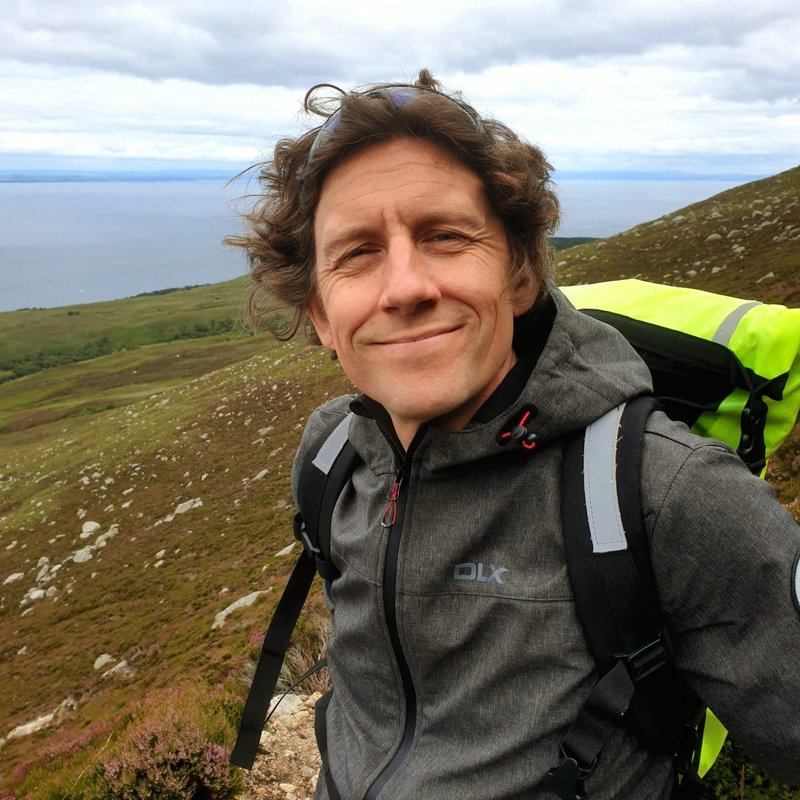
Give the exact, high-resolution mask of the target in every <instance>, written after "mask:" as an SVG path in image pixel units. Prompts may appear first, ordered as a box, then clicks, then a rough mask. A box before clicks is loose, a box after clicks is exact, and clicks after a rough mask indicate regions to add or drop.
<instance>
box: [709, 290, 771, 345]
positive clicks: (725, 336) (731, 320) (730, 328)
mask: <svg viewBox="0 0 800 800" xmlns="http://www.w3.org/2000/svg"><path fill="white" fill-rule="evenodd" d="M760 305H761V303H759V302H758V301H757V300H753V301H752V302H750V303H743V304H742V305H740V306H739V307H738V308H734V309H733V311H731V313H730V314H728V316H727V317H725V319H724V320H722V324H721V325H720V326H719V328H717V332H716V333H715V334H714V338H713V339H712V340H711V341H712V342H716V343H717V344H724V345H727V344H728V342H729V341H730V340H731V336H733V332H734V331H735V330H736V326H737V325H738V324H739V323H740V322H741V321H742V317H743V316H744V315H745V314H746V313H747V312H748V311H749V310H750V309H751V308H755V307H756V306H760Z"/></svg>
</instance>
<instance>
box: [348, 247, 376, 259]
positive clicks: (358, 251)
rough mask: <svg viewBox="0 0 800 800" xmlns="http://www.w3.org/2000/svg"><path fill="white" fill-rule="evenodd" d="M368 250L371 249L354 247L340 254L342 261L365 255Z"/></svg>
mask: <svg viewBox="0 0 800 800" xmlns="http://www.w3.org/2000/svg"><path fill="white" fill-rule="evenodd" d="M370 252H371V250H370V249H369V248H368V247H354V248H353V249H352V250H348V251H347V252H346V253H345V254H344V255H343V256H342V261H352V260H353V259H354V258H358V257H359V256H364V255H367V254H368V253H370Z"/></svg>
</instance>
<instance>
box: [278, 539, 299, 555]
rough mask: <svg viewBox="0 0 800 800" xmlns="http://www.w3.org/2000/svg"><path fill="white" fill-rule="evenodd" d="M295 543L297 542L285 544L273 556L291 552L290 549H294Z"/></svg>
mask: <svg viewBox="0 0 800 800" xmlns="http://www.w3.org/2000/svg"><path fill="white" fill-rule="evenodd" d="M296 544H297V542H292V543H291V544H290V545H287V546H286V547H284V548H283V550H278V552H277V553H275V556H276V557H277V556H288V555H289V554H290V553H291V552H292V550H294V546H295V545H296Z"/></svg>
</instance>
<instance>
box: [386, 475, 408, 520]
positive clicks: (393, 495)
mask: <svg viewBox="0 0 800 800" xmlns="http://www.w3.org/2000/svg"><path fill="white" fill-rule="evenodd" d="M402 480H403V479H402V477H401V478H398V479H397V480H395V482H394V483H393V484H392V490H391V492H390V493H389V502H388V503H387V504H386V507H385V508H384V509H383V513H382V514H381V527H382V528H391V527H392V525H394V523H395V522H396V521H397V498H398V497H400V483H401V482H402ZM390 513H391V515H392V518H391V519H390V520H389V521H388V522H387V520H386V518H387V517H388V516H389V514H390Z"/></svg>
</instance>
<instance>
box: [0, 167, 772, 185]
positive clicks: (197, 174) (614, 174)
mask: <svg viewBox="0 0 800 800" xmlns="http://www.w3.org/2000/svg"><path fill="white" fill-rule="evenodd" d="M240 169H241V168H240V167H239V165H233V164H232V165H231V168H230V169H229V170H225V169H213V170H210V169H191V170H190V169H166V170H141V169H134V170H120V169H108V170H100V169H97V170H92V169H59V168H52V169H28V168H24V167H23V168H17V169H14V168H7V167H6V168H0V183H161V182H166V181H169V182H174V181H228V180H231V179H234V178H236V177H237V174H238V173H239V171H240ZM765 177H767V176H766V175H762V174H757V175H749V174H744V173H724V174H709V173H702V172H681V171H676V170H645V171H642V170H639V171H624V170H588V171H586V172H579V171H575V170H558V171H556V172H555V173H554V174H553V180H554V181H556V182H558V181H575V180H579V181H595V180H597V181H726V182H727V181H731V182H736V183H749V182H750V181H755V180H760V179H761V178H765Z"/></svg>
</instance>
